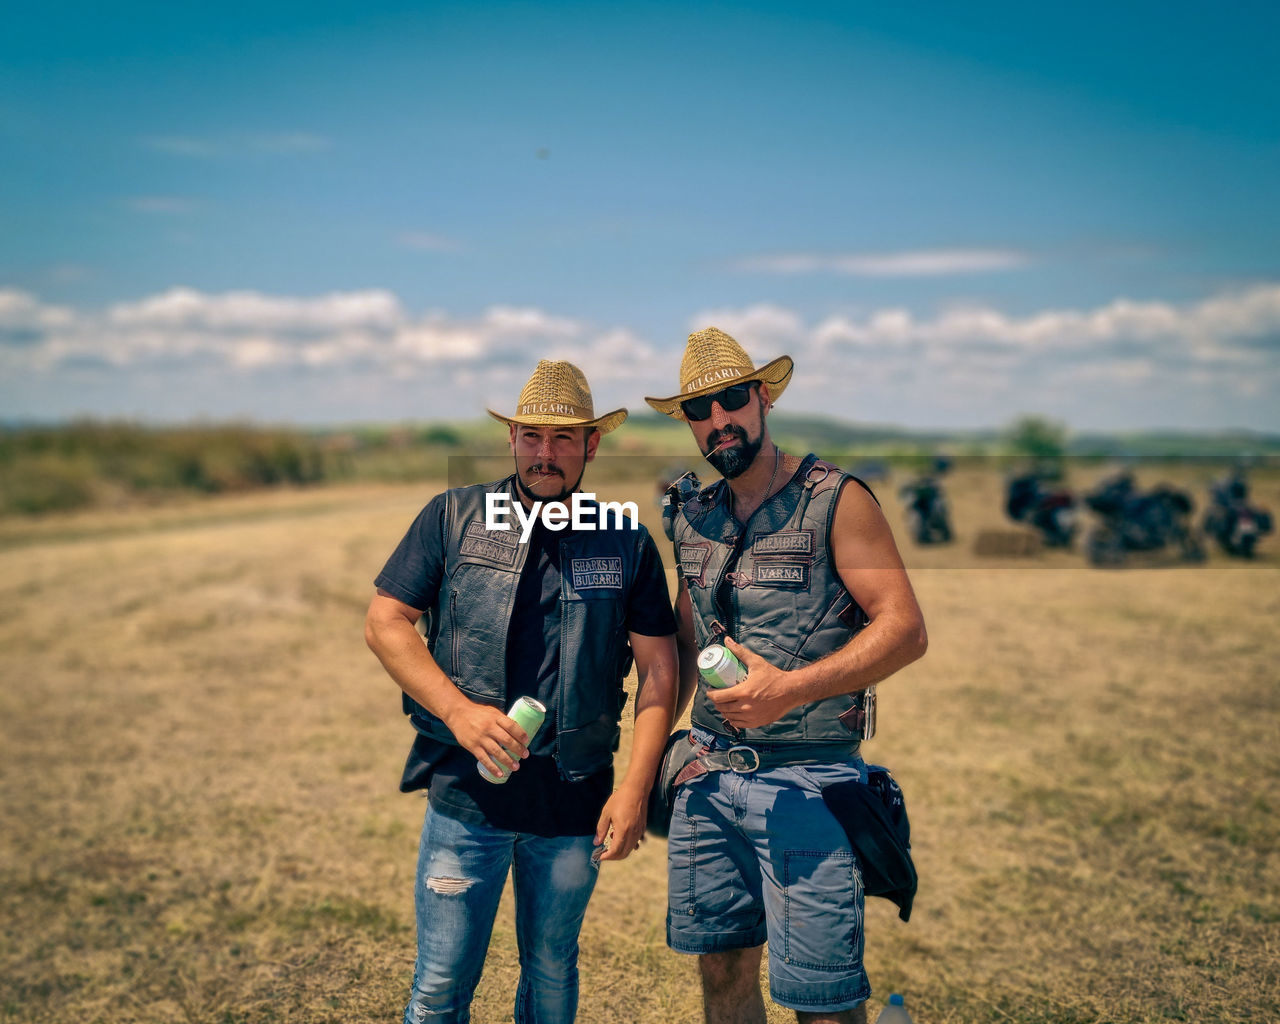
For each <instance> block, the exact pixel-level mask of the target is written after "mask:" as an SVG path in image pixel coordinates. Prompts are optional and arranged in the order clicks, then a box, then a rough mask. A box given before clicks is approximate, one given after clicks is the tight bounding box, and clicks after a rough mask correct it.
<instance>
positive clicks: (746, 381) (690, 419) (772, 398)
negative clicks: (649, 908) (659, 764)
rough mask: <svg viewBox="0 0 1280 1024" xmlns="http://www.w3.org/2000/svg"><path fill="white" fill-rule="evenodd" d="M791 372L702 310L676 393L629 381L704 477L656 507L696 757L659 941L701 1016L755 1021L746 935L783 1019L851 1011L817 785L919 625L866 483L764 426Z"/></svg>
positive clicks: (833, 822) (845, 906)
mask: <svg viewBox="0 0 1280 1024" xmlns="http://www.w3.org/2000/svg"><path fill="white" fill-rule="evenodd" d="M791 372H792V361H791V359H790V357H789V356H780V357H778V358H777V359H774V360H772V361H771V362H768V363H766V364H764V365H763V366H759V367H757V366H755V365H754V363H753V361H752V360H751V358H750V357H749V356H748V355H747V353H746V352H745V351H744V350H743V348H742V346H741V345H739V344H738V343H737V342H736V341H735V340H734V339H733V338H731V337H730V336H729V335H727V334H725V333H724V332H723V331H721V330H719V329H717V328H715V327H708V328H706V329H705V330H701V331H696V332H695V333H693V334H691V335H689V340H688V346H687V347H686V349H685V353H684V359H683V361H682V363H681V365H680V393H679V394H677V395H673V396H672V397H670V398H647V399H646V401H647V402H648V403H649V404H650V405H651V406H653V407H654V408H655V409H657V410H658V411H659V412H663V413H665V414H667V415H668V416H671V417H674V418H675V419H681V420H685V421H686V422H687V423H688V424H689V429H690V430H691V431H692V432H693V437H694V440H695V441H696V442H697V445H698V448H699V450H700V451H701V452H702V454H703V456H704V457H705V458H706V459H707V461H708V462H710V463H711V465H712V466H714V467H715V468H716V469H717V470H718V471H719V472H720V474H721V475H722V477H723V480H720V481H717V482H716V483H714V484H713V485H711V486H709V487H707V488H705V489H704V490H702V491H701V492H699V493H697V494H696V495H694V496H693V497H692V498H690V499H689V500H688V501H687V502H685V504H684V506H683V508H682V509H681V510H680V512H679V513H678V514H677V515H676V517H675V525H674V542H675V549H676V561H677V564H678V567H679V572H680V585H679V593H678V596H677V599H676V620H677V623H678V627H677V643H678V647H679V651H680V699H679V701H678V704H677V710H678V712H680V711H683V709H684V707H685V705H686V704H687V703H688V701H689V699H690V698H691V697H693V698H694V705H693V710H692V714H691V725H692V727H693V739H694V741H695V742H696V743H697V744H698V745H699V752H700V757H699V758H698V762H697V764H698V768H697V769H695V770H694V771H693V772H692V773H689V772H686V773H684V774H685V775H689V774H692V777H691V778H689V779H688V781H685V782H683V784H682V785H680V787H679V788H678V789H677V791H676V794H677V795H676V802H675V809H674V814H673V816H672V821H671V830H670V835H669V838H668V844H669V845H668V850H669V855H668V856H669V860H668V864H669V883H670V884H669V904H668V913H667V941H668V944H669V945H670V946H671V947H672V948H673V949H675V950H677V951H680V952H685V953H697V954H700V961H699V963H700V967H701V974H702V987H703V1002H704V1008H705V1012H706V1019H707V1021H708V1022H713V1024H728V1022H733V1024H763V1021H764V1020H765V1009H764V1001H763V998H762V996H761V992H760V982H759V968H760V961H761V956H762V951H763V945H764V943H765V942H766V941H767V942H768V945H769V990H770V995H771V996H772V997H773V999H774V1001H775V1002H777V1003H779V1004H781V1005H783V1006H787V1007H790V1008H792V1009H794V1010H795V1011H796V1017H797V1018H798V1020H800V1021H802V1022H806V1024H817V1022H828V1021H831V1022H835V1021H841V1022H843V1021H864V1020H865V1019H866V1009H865V1001H866V999H867V998H868V996H869V995H870V994H871V988H870V985H869V983H868V981H867V976H866V973H865V971H864V970H863V966H862V947H863V935H862V921H863V890H862V879H861V874H860V871H859V868H858V861H857V859H856V858H855V856H854V855H853V852H852V847H851V845H850V843H849V840H848V837H847V835H846V833H845V830H844V829H843V828H842V826H841V823H840V821H838V820H837V819H836V818H835V816H834V815H833V814H832V812H831V811H830V810H829V809H828V805H827V803H826V802H825V801H824V800H823V798H822V789H823V788H824V787H827V786H830V785H832V784H835V783H840V782H858V783H866V782H867V781H868V773H867V766H866V764H865V763H864V762H863V761H862V759H861V757H860V756H859V748H860V741H861V739H862V738H864V736H866V735H869V734H870V728H869V722H868V720H869V719H870V720H873V719H872V718H871V711H872V710H873V707H874V703H873V702H874V696H873V695H874V690H870V691H869V688H871V687H873V686H874V684H876V683H878V682H880V681H881V680H883V679H884V678H886V677H887V676H889V675H891V674H892V673H894V672H896V671H897V670H898V669H900V668H902V667H903V666H904V665H906V664H908V663H909V662H912V661H914V660H915V659H916V658H919V657H920V656H921V655H922V654H923V653H924V650H925V646H926V642H927V641H926V637H925V629H924V619H923V617H922V615H921V613H920V607H919V605H918V604H917V603H916V599H915V596H914V594H913V592H912V588H911V584H910V581H909V580H908V579H907V574H906V571H905V569H904V568H903V564H902V559H901V558H900V556H899V554H898V549H897V546H896V545H895V544H894V540H893V535H892V534H891V532H890V530H889V526H888V524H887V523H886V522H885V518H884V516H883V515H882V514H881V512H880V507H879V505H878V504H877V502H876V500H875V497H874V495H872V494H871V492H870V491H869V490H868V489H867V488H866V486H865V485H861V486H859V485H860V484H861V481H855V480H854V478H852V477H849V476H848V475H846V474H844V473H842V472H840V471H839V470H838V469H837V468H836V467H835V466H833V465H830V464H829V463H826V462H823V461H821V460H819V459H818V458H817V456H815V455H806V456H805V457H803V458H800V457H798V456H795V455H788V454H786V453H785V452H782V451H780V450H779V449H778V446H777V445H776V444H774V442H773V440H772V439H771V438H770V436H769V427H768V416H769V413H770V411H771V410H772V408H773V404H774V402H776V401H777V400H778V398H779V397H781V395H782V393H783V392H784V391H785V390H786V387H787V384H788V383H789V382H790V380H791ZM851 481H854V485H853V486H846V485H847V484H849V483H850V482H851ZM717 643H718V644H723V645H725V646H726V647H728V649H729V650H730V651H731V652H732V653H733V654H734V655H735V656H736V657H737V659H738V660H739V661H740V662H741V663H742V665H743V666H745V668H746V669H747V676H746V678H745V679H744V680H742V681H740V682H738V683H737V684H736V685H732V686H729V687H728V688H724V689H713V688H710V687H709V686H708V685H707V682H706V680H704V679H702V678H701V677H700V674H699V671H698V667H697V658H698V655H699V652H700V651H701V650H703V649H704V648H706V647H708V646H709V645H711V644H717ZM695 691H696V693H695ZM869 692H870V694H872V696H870V697H869V696H868V693H869ZM730 748H733V753H729V751H730Z"/></svg>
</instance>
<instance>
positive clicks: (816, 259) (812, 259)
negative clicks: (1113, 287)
mask: <svg viewBox="0 0 1280 1024" xmlns="http://www.w3.org/2000/svg"><path fill="white" fill-rule="evenodd" d="M1031 262H1032V260H1031V258H1030V256H1028V255H1027V254H1026V253H1022V252H1017V251H1016V250H1012V249H920V250H915V251H908V252H886V253H820V252H794V253H777V254H774V255H769V256H756V257H751V258H749V259H744V260H740V261H739V262H738V264H737V269H739V270H743V271H749V272H755V273H765V274H819V273H826V274H843V275H846V276H848V277H941V276H949V275H953V274H981V273H989V272H991V271H998V270H1017V269H1019V268H1020V267H1025V266H1028V265H1029V264H1030V263H1031Z"/></svg>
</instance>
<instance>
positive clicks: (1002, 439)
mask: <svg viewBox="0 0 1280 1024" xmlns="http://www.w3.org/2000/svg"><path fill="white" fill-rule="evenodd" d="M769 423H770V428H771V432H772V434H773V437H774V438H775V440H777V442H778V444H779V446H780V447H782V448H783V449H784V450H786V451H790V452H797V453H798V452H805V451H814V452H817V453H818V454H819V455H821V456H823V457H824V458H827V459H830V460H832V461H833V462H836V463H837V464H839V465H841V466H844V467H849V468H852V467H857V468H858V471H859V472H860V473H861V474H862V475H864V476H867V477H869V478H870V477H871V475H872V473H873V472H874V471H883V470H884V469H885V466H886V465H887V464H888V463H896V464H898V465H899V466H904V467H920V466H923V465H924V464H925V463H927V462H928V461H929V460H930V459H931V458H932V457H933V456H935V455H946V456H949V457H951V458H952V459H956V458H976V459H1002V458H1012V457H1018V456H1019V455H1020V453H1019V452H1018V451H1017V450H1016V449H1015V448H1014V446H1013V445H1012V444H1011V435H1010V432H1009V431H1008V430H983V431H922V430H910V429H906V428H902V427H892V426H882V425H875V424H858V423H849V422H844V421H841V420H836V419H833V418H831V417H825V416H806V415H790V414H786V413H777V414H774V415H773V416H771V417H770V420H769ZM1062 451H1063V454H1065V455H1066V456H1068V457H1070V458H1084V459H1097V460H1106V459H1118V458H1133V459H1157V460H1169V459H1178V460H1189V459H1210V460H1213V461H1217V462H1226V461H1229V460H1237V459H1241V458H1251V459H1252V460H1254V461H1255V462H1257V463H1264V462H1265V463H1266V464H1268V465H1270V466H1276V467H1280V435H1275V434H1260V433H1251V432H1248V431H1222V432H1218V433H1182V432H1176V431H1149V432H1135V433H1128V434H1102V433H1081V434H1074V435H1073V434H1070V433H1064V434H1063V435H1062ZM603 454H604V456H605V457H604V458H600V459H597V462H596V466H595V469H594V470H593V473H594V474H595V475H596V476H597V477H600V478H602V479H603V478H609V477H617V476H619V475H622V474H626V475H635V474H636V473H643V474H644V475H646V476H651V477H653V478H654V479H658V478H663V477H668V476H669V475H670V474H671V472H672V471H673V470H674V471H675V472H677V473H678V472H682V471H683V470H684V469H688V468H697V469H699V470H700V471H701V470H702V468H703V464H702V462H701V460H700V458H699V457H698V455H697V452H696V451H695V450H694V447H693V445H692V442H691V439H690V436H689V431H688V428H687V427H686V426H685V424H683V423H681V422H679V421H677V420H672V419H670V418H668V417H666V416H661V415H658V414H657V413H640V414H637V415H635V416H633V417H632V418H631V419H630V420H628V421H627V423H626V425H625V426H624V427H623V429H622V430H620V431H618V433H617V434H615V435H613V436H612V437H611V438H610V439H609V442H608V444H607V445H606V447H605V449H604V453H603ZM485 456H494V457H496V459H497V461H495V462H492V463H491V462H490V461H489V460H487V459H485V458H484V457H485ZM509 458H510V456H509V455H508V454H507V445H506V431H505V430H504V429H503V428H502V426H501V425H500V424H498V423H495V422H493V421H492V420H489V419H476V420H468V421H461V422H450V423H441V422H425V423H400V424H363V425H349V426H333V427H326V428H302V427H289V426H276V425H270V426H269V425H264V424H253V423H234V424H184V425H177V426H151V425H144V424H138V423H130V422H122V421H110V422H103V421H94V420H83V421H77V422H75V423H64V424H55V425H43V426H33V425H23V426H8V427H4V426H0V515H3V514H12V513H19V514H28V515H31V514H41V513H44V512H51V511H58V510H68V509H74V508H81V507H85V506H93V505H102V504H113V503H119V502H121V501H137V500H156V499H164V498H165V497H166V496H168V495H172V494H175V493H189V494H190V493H195V494H199V493H206V494H212V493H219V492H226V491H242V490H254V489H259V488H265V487H278V486H312V485H320V484H325V483H330V482H334V481H341V480H383V481H392V480H427V479H436V480H439V479H450V480H452V479H454V477H455V475H456V476H458V477H463V476H467V475H469V474H471V473H473V472H474V473H481V474H489V475H488V476H483V475H482V477H480V478H485V479H488V478H490V476H492V475H494V474H501V473H505V472H507V471H508V462H507V460H508V459H509ZM637 459H645V460H648V462H646V463H645V464H644V465H643V467H642V465H641V463H639V462H637V461H636V460H637Z"/></svg>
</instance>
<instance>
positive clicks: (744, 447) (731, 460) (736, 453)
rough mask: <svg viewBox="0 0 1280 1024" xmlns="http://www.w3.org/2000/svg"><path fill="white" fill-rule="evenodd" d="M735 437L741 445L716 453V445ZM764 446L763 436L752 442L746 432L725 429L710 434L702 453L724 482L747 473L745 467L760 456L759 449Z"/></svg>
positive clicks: (730, 427) (736, 428)
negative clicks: (705, 448)
mask: <svg viewBox="0 0 1280 1024" xmlns="http://www.w3.org/2000/svg"><path fill="white" fill-rule="evenodd" d="M731 437H735V438H737V439H738V441H740V442H741V443H740V444H739V445H738V446H737V447H736V448H724V449H721V450H720V451H716V450H715V448H716V445H718V444H720V443H721V442H723V441H727V440H728V439H729V438H731ZM763 444H764V434H763V433H761V434H760V436H758V437H757V438H756V439H755V440H754V441H752V440H751V439H750V438H748V437H747V432H746V431H745V430H743V429H742V428H741V427H739V426H736V425H734V426H729V427H725V428H724V429H723V430H721V431H719V432H717V433H715V434H712V435H711V436H710V437H708V438H707V445H708V448H707V451H705V452H703V453H702V455H703V457H704V458H705V459H706V460H707V461H708V462H709V463H711V465H712V466H713V467H715V469H716V470H717V471H718V472H719V473H720V475H721V476H722V477H724V478H725V479H726V480H732V479H733V478H734V477H738V476H741V475H742V474H743V473H745V472H746V471H747V467H748V466H750V465H751V463H753V462H755V460H756V456H757V455H759V454H760V447H761V445H763Z"/></svg>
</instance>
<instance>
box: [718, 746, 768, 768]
mask: <svg viewBox="0 0 1280 1024" xmlns="http://www.w3.org/2000/svg"><path fill="white" fill-rule="evenodd" d="M725 753H726V755H727V757H728V760H729V770H730V771H733V772H737V773H738V774H739V775H745V774H747V773H748V772H754V771H755V770H756V769H758V768H759V767H760V753H759V751H757V750H756V749H755V748H753V747H748V746H745V745H742V744H739V745H738V746H736V747H730V748H729V749H728V750H727V751H726V752H725ZM748 755H750V760H748ZM752 761H754V762H755V763H754V764H753V763H751V762H752Z"/></svg>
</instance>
